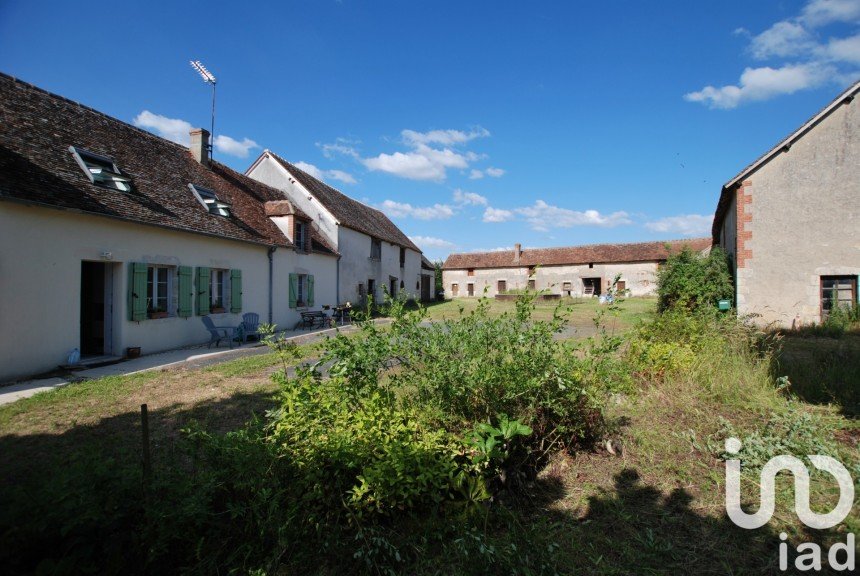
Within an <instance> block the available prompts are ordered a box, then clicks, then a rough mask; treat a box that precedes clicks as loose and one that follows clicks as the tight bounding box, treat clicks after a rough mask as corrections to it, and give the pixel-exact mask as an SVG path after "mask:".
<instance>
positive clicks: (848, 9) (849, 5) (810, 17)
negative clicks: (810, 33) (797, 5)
mask: <svg viewBox="0 0 860 576" xmlns="http://www.w3.org/2000/svg"><path fill="white" fill-rule="evenodd" d="M799 20H800V21H802V22H803V23H805V24H807V25H809V26H812V27H818V26H824V25H826V24H831V23H833V22H858V21H860V2H858V1H857V0H811V1H810V2H809V3H808V4H807V5H806V6H804V7H803V10H802V12H801V14H800V18H799Z"/></svg>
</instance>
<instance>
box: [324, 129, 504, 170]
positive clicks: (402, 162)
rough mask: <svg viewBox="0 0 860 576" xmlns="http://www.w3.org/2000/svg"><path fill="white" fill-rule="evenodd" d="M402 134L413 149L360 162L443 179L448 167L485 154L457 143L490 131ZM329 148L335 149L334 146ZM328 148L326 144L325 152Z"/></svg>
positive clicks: (463, 165) (461, 165)
mask: <svg viewBox="0 0 860 576" xmlns="http://www.w3.org/2000/svg"><path fill="white" fill-rule="evenodd" d="M401 135H402V137H403V142H404V143H405V144H406V145H407V146H408V147H409V148H410V150H408V151H406V152H394V153H392V154H386V153H382V154H379V155H378V156H374V157H371V158H359V159H360V161H361V163H362V164H364V166H365V167H366V168H367V169H368V170H371V171H377V172H386V173H388V174H392V175H394V176H399V177H400V178H408V179H410V180H435V181H437V182H441V181H442V180H444V179H445V178H446V176H447V171H448V169H449V168H453V169H466V168H468V167H469V164H471V163H472V162H477V161H478V160H482V159H484V158H485V156H484V155H482V154H477V153H475V152H472V151H471V150H467V151H461V150H460V149H457V150H455V149H454V147H455V146H458V145H461V144H465V143H467V142H469V141H471V140H474V139H475V138H484V137H486V136H489V135H490V132H489V130H487V129H485V128H475V129H473V130H471V131H469V132H463V131H461V130H431V131H430V132H416V131H415V130H403V131H402V132H401ZM431 144H432V145H435V147H434V146H431ZM333 146H336V145H333ZM439 146H441V147H439ZM330 149H331V150H334V148H332V147H330ZM325 151H326V149H325V148H324V153H325ZM478 172H480V171H475V170H473V171H472V175H473V176H475V175H476V174H477V173H478ZM481 176H483V174H481ZM475 177H480V176H475Z"/></svg>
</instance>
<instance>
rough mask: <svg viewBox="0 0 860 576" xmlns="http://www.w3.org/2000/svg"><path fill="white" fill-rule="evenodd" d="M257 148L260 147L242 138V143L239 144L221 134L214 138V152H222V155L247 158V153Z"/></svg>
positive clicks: (248, 139)
mask: <svg viewBox="0 0 860 576" xmlns="http://www.w3.org/2000/svg"><path fill="white" fill-rule="evenodd" d="M259 147H260V145H259V144H257V143H256V142H254V141H253V140H251V139H250V138H243V139H242V141H241V142H239V141H238V140H234V139H233V138H230V137H229V136H224V135H223V134H219V135H217V136H215V150H217V151H218V152H223V153H224V154H229V155H230V156H236V157H238V158H247V157H248V152H250V151H251V150H253V149H255V148H259Z"/></svg>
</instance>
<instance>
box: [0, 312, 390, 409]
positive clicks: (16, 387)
mask: <svg viewBox="0 0 860 576" xmlns="http://www.w3.org/2000/svg"><path fill="white" fill-rule="evenodd" d="M387 321H388V320H387V319H380V320H377V322H387ZM338 330H340V331H341V332H343V333H347V334H348V333H350V332H354V331H355V330H357V328H356V327H354V326H349V325H348V326H339V327H338V328H337V329H335V328H329V329H326V330H319V329H318V330H313V331H310V332H308V331H306V330H286V331H284V332H281V334H283V335H284V337H285V338H286V339H287V340H289V341H291V342H295V343H296V344H308V343H311V342H316V341H319V340H323V339H324V338H325V337H326V336H334V335H335V334H336V333H337V332H338ZM268 351H269V348H268V347H267V346H266V345H265V344H262V343H260V342H251V343H248V344H243V345H241V346H240V345H234V347H233V349H232V350H230V349H229V348H220V349H211V350H210V349H207V348H206V346H205V345H199V346H191V347H187V348H180V349H177V350H168V351H167V352H159V353H158V354H149V355H146V356H141V357H140V358H135V359H133V360H124V361H122V362H119V363H118V364H111V365H109V366H101V367H99V368H89V369H85V370H76V371H74V372H73V373H70V374H69V375H66V376H62V377H52V378H43V379H37V380H28V381H25V382H16V383H14V384H10V385H8V386H0V405H3V404H9V403H10V402H15V401H16V400H20V399H21V398H28V397H30V396H33V395H34V394H38V393H39V392H47V391H49V390H56V389H57V388H60V387H62V386H66V385H68V384H71V383H73V382H79V381H81V380H95V379H97V378H104V377H105V376H124V375H128V374H135V373H137V372H147V371H149V370H163V369H165V368H176V367H183V368H200V367H203V366H210V365H212V364H218V363H220V362H226V361H228V360H234V359H236V358H244V357H246V356H254V355H257V354H265V353H267V352H268Z"/></svg>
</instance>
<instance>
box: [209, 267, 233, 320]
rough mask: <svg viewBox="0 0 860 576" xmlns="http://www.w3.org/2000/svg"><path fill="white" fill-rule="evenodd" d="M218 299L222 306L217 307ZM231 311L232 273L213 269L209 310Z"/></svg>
mask: <svg viewBox="0 0 860 576" xmlns="http://www.w3.org/2000/svg"><path fill="white" fill-rule="evenodd" d="M216 296H217V297H220V299H221V306H216V305H215V302H216V301H217V298H216ZM213 308H223V309H224V310H229V309H230V271H229V270H227V269H224V268H212V270H211V271H210V272H209V309H210V310H211V309H213Z"/></svg>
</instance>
